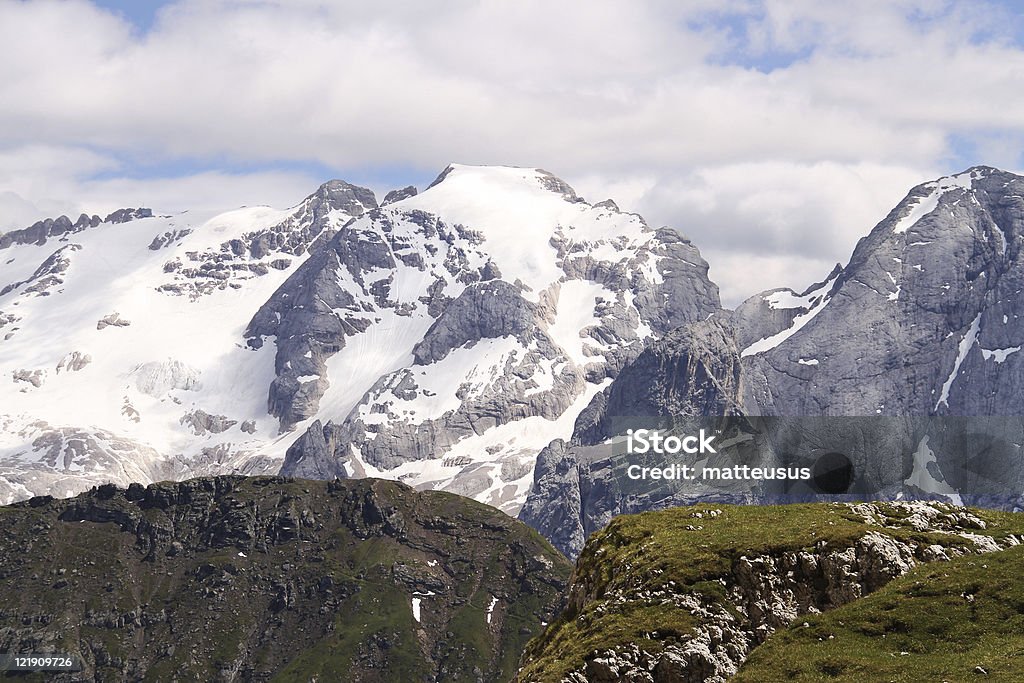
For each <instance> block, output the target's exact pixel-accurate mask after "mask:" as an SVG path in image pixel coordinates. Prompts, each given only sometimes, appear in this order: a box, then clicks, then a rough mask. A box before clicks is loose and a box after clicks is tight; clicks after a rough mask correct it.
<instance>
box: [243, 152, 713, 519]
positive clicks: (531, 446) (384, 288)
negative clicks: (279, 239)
mask: <svg viewBox="0 0 1024 683" xmlns="http://www.w3.org/2000/svg"><path fill="white" fill-rule="evenodd" d="M403 194H404V196H402V197H398V196H397V195H395V196H392V198H391V201H389V202H387V203H386V205H385V206H383V207H382V208H380V209H378V210H375V211H370V212H368V213H367V214H365V215H364V216H362V217H360V218H359V219H357V220H355V221H353V222H352V223H351V224H349V225H348V226H346V227H345V228H344V229H343V230H341V231H339V232H338V234H337V235H335V236H334V238H333V239H332V240H331V241H330V242H328V243H327V244H326V245H325V247H324V248H323V249H322V250H321V251H318V252H316V253H314V254H313V255H312V256H311V257H310V258H309V260H308V261H306V263H305V264H304V265H303V266H302V267H301V268H300V269H298V270H297V271H296V272H295V274H294V275H293V276H292V277H291V278H289V280H288V281H287V282H286V283H285V285H284V286H283V287H282V288H281V289H279V290H278V291H277V292H276V293H275V295H274V296H273V297H272V298H271V300H270V301H269V302H268V303H267V304H266V305H265V306H264V307H263V308H262V309H261V310H260V312H259V313H258V314H257V315H256V316H255V317H254V318H253V320H252V322H251V323H250V325H249V329H248V331H247V336H248V337H249V344H250V345H251V346H253V347H255V348H259V347H261V346H262V345H263V344H264V343H265V342H264V340H265V339H267V338H269V337H274V338H275V343H276V346H277V360H276V370H277V377H276V379H275V380H274V383H273V384H272V386H271V390H270V396H269V409H270V412H271V413H272V414H273V415H277V416H279V417H280V418H281V428H282V429H283V430H287V429H290V428H292V427H295V426H298V425H299V424H301V423H303V422H304V421H307V422H306V424H307V425H308V426H307V427H306V428H307V430H308V432H307V434H306V435H305V436H304V437H301V438H300V439H298V440H297V441H296V442H295V443H294V444H293V445H292V447H291V448H290V449H289V451H288V455H287V457H286V461H285V465H284V467H283V469H282V473H284V474H288V475H301V476H324V475H325V474H326V475H328V476H364V475H366V474H371V473H376V472H389V476H395V477H400V478H403V479H406V480H408V481H410V482H413V483H415V484H417V485H420V486H431V487H433V486H443V487H444V488H446V489H448V490H452V491H456V492H459V493H462V494H464V495H472V496H477V497H480V498H481V499H483V500H485V501H487V502H490V503H491V504H493V505H496V506H499V507H501V508H502V509H505V510H508V511H510V512H515V511H516V510H517V509H518V508H519V506H520V505H521V504H522V501H523V499H524V497H525V492H526V489H527V487H528V486H529V484H530V480H529V475H530V471H531V469H532V465H533V462H534V459H535V457H536V453H537V452H538V451H539V450H541V449H542V448H543V447H544V446H545V445H546V444H547V443H548V442H549V441H550V440H551V437H553V436H563V437H567V436H569V434H570V432H571V421H572V420H573V419H575V417H576V415H577V414H578V413H579V412H580V411H581V410H582V409H583V408H584V406H585V405H586V403H587V402H589V400H590V398H591V397H592V396H593V395H594V394H595V393H596V392H597V391H598V390H599V389H600V387H601V386H602V384H603V383H604V382H606V381H607V380H608V378H610V377H614V376H615V375H616V374H618V372H619V370H620V369H621V368H622V367H623V366H624V365H626V363H628V362H629V361H630V360H631V359H633V358H635V357H636V356H637V355H638V354H639V353H640V352H641V350H642V349H643V347H644V344H645V343H646V341H647V340H650V339H653V338H656V337H657V336H659V335H662V334H665V333H666V332H668V331H669V330H670V329H673V328H675V327H677V326H679V325H681V324H685V323H688V322H696V321H699V320H703V319H705V318H707V316H708V315H709V314H711V313H713V312H714V311H716V310H718V306H719V304H718V292H717V288H716V287H715V286H714V285H713V284H712V283H711V282H710V281H709V280H708V279H707V265H706V264H705V263H704V261H703V260H702V259H701V258H700V255H699V253H698V252H697V250H696V248H694V247H693V245H692V244H690V243H689V242H688V241H687V240H685V239H683V238H682V237H680V236H679V235H678V234H677V233H675V232H674V231H672V230H669V229H660V230H652V229H650V228H649V227H648V226H646V224H644V223H643V221H642V219H640V218H639V217H637V216H633V215H629V214H621V213H619V212H618V210H617V209H615V208H614V207H611V208H609V207H608V206H604V207H593V206H591V205H589V204H587V203H586V202H584V201H583V200H582V199H580V198H579V197H578V196H576V194H575V192H573V191H572V188H570V187H569V186H568V185H567V184H565V183H564V182H563V181H561V180H558V179H557V178H555V177H554V176H552V175H550V174H549V173H546V172H542V171H539V170H529V169H473V168H468V167H452V168H451V169H449V170H448V171H446V172H445V173H443V174H442V175H441V176H440V177H439V178H438V180H437V181H435V183H434V184H433V185H432V186H431V187H430V188H428V189H427V190H426V191H425V192H424V193H422V194H418V195H413V194H412V193H409V192H405V193H403ZM517 233H523V234H521V235H517ZM385 331H386V332H385ZM382 345H389V346H392V347H393V350H390V349H389V350H388V351H387V352H384V351H383V349H381V348H380V346H382ZM360 362H362V364H363V365H365V366H367V367H365V368H361V369H350V370H347V371H346V372H347V373H348V375H349V376H354V377H355V378H357V379H359V380H360V381H361V382H362V383H363V387H364V388H363V389H362V390H361V391H352V389H350V388H348V387H345V386H341V387H338V386H335V380H334V379H333V377H335V376H336V373H337V371H336V370H333V369H331V367H330V366H334V367H341V368H346V367H351V366H352V364H358V363H360ZM345 376H346V375H345V374H342V375H341V377H342V380H341V381H344V378H345ZM325 405H327V406H330V409H329V410H330V412H328V413H327V415H328V416H329V418H330V419H328V420H326V421H325V420H324V419H318V420H317V421H315V422H308V421H309V420H311V419H312V418H313V417H314V416H316V415H323V414H324V412H323V411H324V406H325ZM531 424H532V425H534V427H529V426H527V425H531ZM431 461H433V462H431Z"/></svg>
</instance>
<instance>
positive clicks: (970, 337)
mask: <svg viewBox="0 0 1024 683" xmlns="http://www.w3.org/2000/svg"><path fill="white" fill-rule="evenodd" d="M980 329H981V314H980V313H979V314H978V315H976V316H975V317H974V322H972V323H971V326H970V328H968V330H967V332H966V333H965V334H964V338H963V339H961V340H960V345H959V346H958V347H957V354H956V362H955V363H953V369H952V370H951V371H950V373H949V377H947V378H946V381H945V382H943V384H942V393H941V394H940V395H939V400H938V401H936V403H935V410H938V409H939V406H940V405H942V404H943V403H945V404H946V407H949V403H948V401H949V390H950V389H952V388H953V382H955V381H956V376H957V374H958V373H959V372H960V366H961V365H963V362H964V360H965V359H966V358H967V353H968V351H970V350H971V347H972V346H974V343H975V342H976V341H977V340H978V332H979V331H980Z"/></svg>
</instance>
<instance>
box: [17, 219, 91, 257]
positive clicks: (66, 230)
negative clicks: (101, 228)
mask: <svg viewBox="0 0 1024 683" xmlns="http://www.w3.org/2000/svg"><path fill="white" fill-rule="evenodd" d="M100 223H102V221H101V220H100V217H99V216H92V217H89V216H87V215H85V214H84V213H83V214H82V215H81V216H79V217H78V220H77V221H75V222H74V223H72V222H71V219H70V218H68V217H67V216H61V217H60V218H47V219H46V220H42V221H36V222H35V223H33V224H32V225H31V226H29V227H27V228H23V229H21V230H12V231H10V232H5V233H3V234H2V235H0V249H6V248H8V247H10V246H12V245H15V244H38V245H42V244H45V243H46V241H47V240H48V239H50V238H54V237H62V236H64V235H68V234H73V233H76V232H80V231H82V230H85V229H87V228H95V227H96V226H97V225H99V224H100Z"/></svg>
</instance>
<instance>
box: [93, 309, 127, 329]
mask: <svg viewBox="0 0 1024 683" xmlns="http://www.w3.org/2000/svg"><path fill="white" fill-rule="evenodd" d="M131 324H132V321H131V320H125V319H124V318H122V317H121V314H120V313H117V312H114V313H111V314H110V315H105V316H103V317H102V318H100V319H99V321H97V322H96V329H97V330H102V329H104V328H107V327H128V326H129V325H131Z"/></svg>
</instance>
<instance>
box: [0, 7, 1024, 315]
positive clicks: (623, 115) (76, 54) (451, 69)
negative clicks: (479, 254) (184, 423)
mask: <svg viewBox="0 0 1024 683" xmlns="http://www.w3.org/2000/svg"><path fill="white" fill-rule="evenodd" d="M1016 4H1018V3H1016V2H1014V1H1013V0H1004V1H1003V2H995V1H992V2H985V1H983V0H965V1H963V2H955V1H950V0H907V1H905V2H899V1H893V0H847V1H846V2H819V1H817V0H691V1H678V2H672V1H669V0H650V1H648V2H639V1H637V2H623V1H622V0H566V1H560V2H556V1H552V0H544V1H541V0H514V1H513V0H503V1H498V0H443V1H442V0H437V1H427V0H395V1H392V2H388V1H386V0H383V1H381V2H366V1H365V0H360V1H349V0H338V1H336V2H330V3H323V2H314V1H312V0H177V1H168V2H143V1H141V0H135V1H133V0H94V1H92V2H88V1H86V0H67V1H56V0H55V1H47V0H29V1H20V0H0V102H2V103H3V105H2V106H0V230H4V229H8V228H11V227H17V226H21V225H23V224H26V223H28V222H31V221H32V220H34V219H36V218H38V217H42V216H46V215H53V214H59V213H76V212H79V211H82V210H84V211H88V212H90V213H94V212H95V213H102V212H104V211H108V210H111V209H113V208H117V207H120V206H126V205H132V206H134V205H145V206H152V207H153V208H154V209H157V210H161V211H176V210H182V209H185V208H224V209H228V208H233V207H235V206H239V205H242V204H271V205H275V206H288V205H291V204H294V203H296V202H297V201H299V200H300V199H301V198H302V197H303V196H305V195H307V194H309V193H310V192H311V191H312V190H313V189H315V187H316V186H317V185H318V184H319V183H320V182H322V181H324V180H326V179H328V178H332V177H341V178H344V179H347V180H350V181H352V182H357V183H360V184H365V185H368V186H370V187H372V188H374V189H375V190H377V191H386V190H387V189H390V188H393V187H398V186H403V185H407V184H415V185H418V186H420V187H421V188H422V187H423V186H425V185H426V184H427V183H429V182H430V180H431V179H433V177H434V176H436V175H437V173H438V172H439V171H440V170H442V169H443V168H444V166H445V165H447V164H448V163H449V162H452V161H456V162H461V163H469V164H508V165H517V166H531V167H532V166H537V167H543V168H546V169H547V170H549V171H552V172H553V173H555V174H556V175H559V176H561V177H562V178H564V179H565V180H567V181H568V182H569V183H570V184H571V185H573V186H574V187H575V188H576V189H577V190H578V191H579V192H580V193H581V194H582V195H583V196H584V197H586V198H587V199H588V200H591V201H598V200H601V199H604V198H605V197H612V198H614V199H615V200H616V201H617V202H618V203H619V205H620V206H621V207H623V208H625V209H628V210H633V211H638V212H640V213H642V214H644V216H645V217H647V219H648V221H649V222H651V223H656V224H668V225H672V226H674V227H676V228H678V229H679V230H680V231H682V232H683V233H684V234H686V235H688V236H689V237H690V238H691V239H693V240H694V242H695V243H696V244H697V245H698V246H699V247H700V248H701V250H702V252H703V253H704V255H705V258H707V260H708V261H709V262H710V263H711V266H712V271H711V275H712V278H713V279H714V280H715V281H716V282H718V283H719V285H720V286H721V288H722V295H723V299H724V300H725V302H726V303H727V304H735V303H737V302H738V301H739V300H741V299H742V298H744V297H745V296H747V295H749V294H751V293H753V292H755V291H758V290H761V289H764V288H768V287H774V286H783V285H785V286H793V287H796V288H798V289H802V288H803V287H805V286H806V285H808V284H810V283H811V282H812V281H814V280H816V279H820V278H821V277H823V276H824V275H825V274H826V273H827V272H828V271H829V270H830V268H831V266H832V265H833V264H834V263H835V262H837V261H843V262H845V261H846V259H847V257H848V255H849V253H850V251H851V249H852V247H853V245H854V244H855V242H856V240H857V239H858V238H859V237H860V236H862V235H863V234H865V233H866V232H867V231H868V230H869V229H870V228H871V227H872V226H873V225H874V224H875V223H876V222H877V221H878V220H880V219H881V218H882V217H883V216H884V215H885V214H886V213H887V212H888V210H889V209H890V208H892V206H893V205H894V204H895V203H896V202H898V201H899V200H900V199H901V198H902V197H903V196H904V195H905V194H906V192H907V191H908V190H909V188H910V187H912V186H913V185H916V184H917V183H919V182H922V181H925V180H928V179H931V178H934V177H937V176H939V175H942V174H944V173H948V172H952V171H958V170H961V169H963V168H966V167H968V166H971V165H974V164H979V163H984V164H989V165H994V166H1000V167H1002V168H1006V169H1008V170H1020V169H1021V168H1022V167H1024V95H1022V93H1024V20H1022V18H1021V17H1020V16H1018V14H1017V11H1016V10H1015V8H1014V5H1016Z"/></svg>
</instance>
